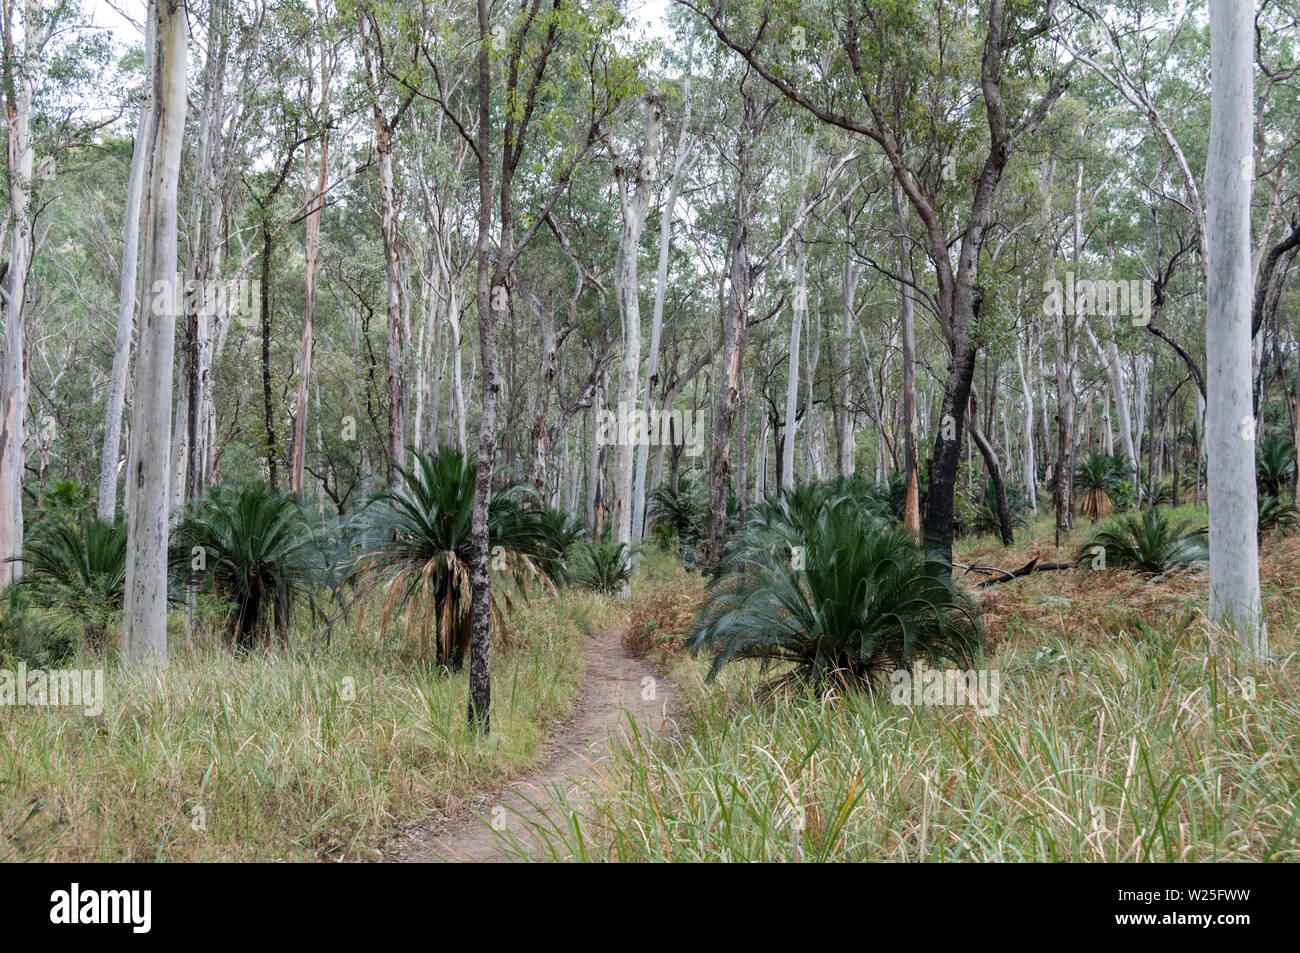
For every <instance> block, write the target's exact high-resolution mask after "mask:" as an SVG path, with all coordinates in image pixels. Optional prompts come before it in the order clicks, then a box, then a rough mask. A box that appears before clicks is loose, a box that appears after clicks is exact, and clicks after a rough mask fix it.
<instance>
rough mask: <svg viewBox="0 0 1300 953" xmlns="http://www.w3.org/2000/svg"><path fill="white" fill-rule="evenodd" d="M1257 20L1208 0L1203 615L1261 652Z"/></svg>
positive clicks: (1249, 11) (1251, 12)
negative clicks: (1206, 578) (1254, 304)
mask: <svg viewBox="0 0 1300 953" xmlns="http://www.w3.org/2000/svg"><path fill="white" fill-rule="evenodd" d="M1254 20H1255V6H1254V4H1248V3H1241V2H1239V0H1210V69H1211V75H1212V86H1211V94H1210V153H1209V159H1208V162H1207V165H1206V188H1205V191H1206V194H1207V195H1209V196H1211V197H1212V199H1211V202H1210V206H1209V221H1208V228H1207V232H1208V236H1207V237H1208V239H1209V265H1210V275H1209V318H1208V320H1207V321H1206V325H1205V353H1206V355H1208V357H1209V365H1208V367H1207V372H1208V373H1207V380H1206V396H1207V399H1206V404H1207V406H1208V408H1209V409H1208V413H1207V415H1206V416H1207V419H1206V438H1207V442H1208V445H1209V500H1210V620H1211V622H1212V623H1213V624H1215V625H1218V626H1221V627H1222V628H1223V629H1224V630H1225V631H1226V632H1227V633H1228V634H1229V635H1231V636H1233V637H1235V638H1238V639H1240V640H1241V642H1242V643H1243V644H1244V645H1245V646H1246V647H1248V648H1249V649H1250V651H1251V652H1252V653H1253V654H1254V655H1256V656H1264V655H1267V654H1268V633H1267V631H1266V629H1265V627H1264V620H1263V617H1262V606H1261V600H1260V589H1259V550H1258V548H1257V546H1258V543H1257V539H1256V532H1257V522H1258V519H1257V516H1258V514H1257V510H1256V500H1255V466H1254V452H1253V449H1254V436H1255V418H1254V413H1253V408H1252V401H1251V353H1250V339H1251V300H1252V291H1251V286H1250V285H1251V282H1250V277H1251V262H1250V243H1251V234H1250V201H1251V194H1252V191H1253V186H1254V168H1255V166H1254V146H1253V142H1252V139H1253V131H1254V130H1253V117H1254V78H1253V67H1254V56H1253V52H1252V51H1253V42H1254V36H1255V31H1254Z"/></svg>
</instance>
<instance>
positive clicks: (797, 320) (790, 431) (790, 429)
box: [781, 243, 808, 493]
mask: <svg viewBox="0 0 1300 953" xmlns="http://www.w3.org/2000/svg"><path fill="white" fill-rule="evenodd" d="M807 270H808V250H807V246H805V245H803V244H802V243H800V245H799V250H798V251H797V252H796V253H795V264H794V303H793V305H792V306H791V308H790V361H789V364H788V366H787V371H786V383H785V434H784V436H783V438H782V440H781V489H782V490H783V491H785V492H786V493H789V492H791V491H792V490H793V489H794V484H795V479H794V438H795V434H796V432H797V428H798V408H799V360H800V356H799V355H800V352H799V339H800V336H801V332H802V330H803V325H804V322H805V321H806V320H807V315H808V281H807Z"/></svg>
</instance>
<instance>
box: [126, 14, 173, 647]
mask: <svg viewBox="0 0 1300 953" xmlns="http://www.w3.org/2000/svg"><path fill="white" fill-rule="evenodd" d="M150 15H151V17H152V18H153V20H154V27H153V33H152V36H153V48H152V49H151V50H150V57H149V59H150V62H151V63H152V64H153V67H152V71H153V75H152V78H153V83H152V87H153V93H152V103H153V122H152V129H153V154H152V158H151V160H150V176H149V216H148V220H147V227H146V229H145V233H144V262H145V270H144V279H145V287H146V288H147V289H148V290H149V300H148V306H147V307H145V308H143V309H142V311H141V316H140V332H139V342H140V343H139V353H138V355H137V356H136V363H135V386H134V392H135V399H134V401H133V404H132V408H131V435H132V436H131V453H130V457H129V458H128V461H127V480H128V481H130V482H131V484H132V488H131V492H130V505H129V507H128V511H127V549H126V590H125V591H126V596H125V601H124V607H123V615H122V648H123V652H124V653H125V655H126V657H127V658H128V659H129V660H130V661H132V662H135V663H139V662H145V661H160V660H163V659H165V657H166V652H167V529H168V505H167V503H168V498H169V493H168V483H169V478H170V472H169V471H170V469H171V468H170V466H169V455H170V454H169V452H170V443H171V441H170V436H171V434H170V432H169V431H170V427H171V406H172V365H173V356H172V351H173V347H174V344H175V337H176V320H177V312H178V309H179V308H180V307H181V300H180V295H179V292H180V289H178V288H177V287H176V262H177V255H176V244H177V235H176V223H177V205H178V195H177V192H178V187H179V178H180V163H181V146H182V141H183V138H184V134H185V99H186V62H187V55H186V54H187V48H188V24H187V19H188V16H189V10H188V9H187V7H186V5H185V4H184V3H183V2H181V0H156V2H155V3H153V4H151V8H150Z"/></svg>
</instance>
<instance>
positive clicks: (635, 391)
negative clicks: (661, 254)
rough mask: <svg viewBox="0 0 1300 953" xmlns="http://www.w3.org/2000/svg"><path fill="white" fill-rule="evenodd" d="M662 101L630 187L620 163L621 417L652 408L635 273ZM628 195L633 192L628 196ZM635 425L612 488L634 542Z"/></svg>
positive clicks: (649, 109)
mask: <svg viewBox="0 0 1300 953" xmlns="http://www.w3.org/2000/svg"><path fill="white" fill-rule="evenodd" d="M662 116H663V105H662V101H661V99H660V97H659V96H657V95H651V96H647V97H646V105H645V138H644V141H643V142H642V145H641V153H640V155H639V157H638V160H637V164H636V166H635V168H634V175H635V179H636V181H635V182H634V183H633V184H632V187H631V188H630V189H629V188H628V187H627V186H626V185H625V184H624V183H623V182H622V181H621V179H622V177H623V176H624V175H625V174H626V172H625V170H623V169H622V168H621V167H618V171H617V172H616V175H618V177H619V179H620V181H619V182H618V189H619V204H620V205H621V206H622V210H623V233H622V235H621V236H620V237H619V243H618V255H617V260H616V261H615V264H614V291H615V296H616V297H617V299H618V310H619V316H620V317H621V318H622V322H623V361H622V364H621V365H620V368H619V387H618V395H619V410H620V414H619V417H620V418H621V417H622V416H623V414H622V411H623V409H624V407H626V410H627V413H628V414H629V415H633V414H635V415H636V416H637V418H638V419H639V420H644V418H645V414H646V412H647V411H648V410H649V407H648V406H638V400H637V397H638V395H639V391H640V386H639V385H640V375H641V304H640V291H641V283H640V280H639V278H638V272H637V256H638V254H639V252H640V249H641V231H642V229H643V227H644V226H645V219H646V213H647V211H648V210H649V208H650V194H651V192H652V191H653V188H654V180H655V174H656V169H657V167H658V164H659V128H660V124H661V121H662ZM629 193H630V194H629ZM642 429H643V428H641V427H637V428H636V434H635V435H636V436H637V437H638V439H637V441H636V444H633V442H632V441H631V440H629V439H628V437H629V434H625V433H623V434H619V440H618V467H617V470H616V472H617V475H618V477H617V480H616V481H615V486H614V541H615V542H616V543H625V544H627V543H631V542H632V524H633V519H632V515H633V514H632V511H633V509H634V503H633V488H634V482H635V481H634V477H635V471H636V453H637V446H638V445H639V444H640V443H641V442H643V441H645V440H647V438H648V434H646V433H643V432H642Z"/></svg>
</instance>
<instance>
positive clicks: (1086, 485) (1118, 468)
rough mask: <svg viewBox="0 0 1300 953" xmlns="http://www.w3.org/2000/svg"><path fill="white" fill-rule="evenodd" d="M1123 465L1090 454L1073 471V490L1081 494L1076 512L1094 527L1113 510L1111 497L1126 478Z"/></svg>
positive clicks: (1105, 457)
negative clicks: (1086, 518)
mask: <svg viewBox="0 0 1300 953" xmlns="http://www.w3.org/2000/svg"><path fill="white" fill-rule="evenodd" d="M1126 470H1127V464H1125V463H1124V461H1123V460H1121V459H1119V458H1117V457H1112V456H1110V455H1109V454H1105V453H1090V454H1088V455H1087V456H1086V457H1084V458H1083V459H1082V460H1080V461H1079V465H1078V466H1077V467H1075V469H1074V488H1075V489H1076V490H1080V491H1082V492H1083V496H1082V497H1081V498H1080V500H1079V511H1080V512H1081V513H1083V515H1084V516H1086V517H1088V519H1090V520H1092V521H1093V522H1094V523H1095V522H1096V521H1097V520H1099V519H1102V518H1104V517H1107V516H1109V515H1110V514H1111V513H1113V512H1114V510H1115V501H1114V500H1113V499H1112V496H1111V494H1112V493H1114V492H1115V491H1116V490H1117V489H1119V487H1120V484H1121V483H1123V482H1124V479H1125V477H1126V475H1127V474H1126Z"/></svg>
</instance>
